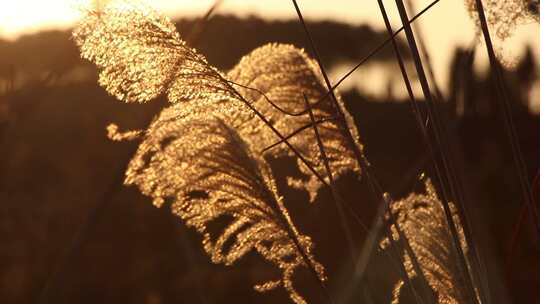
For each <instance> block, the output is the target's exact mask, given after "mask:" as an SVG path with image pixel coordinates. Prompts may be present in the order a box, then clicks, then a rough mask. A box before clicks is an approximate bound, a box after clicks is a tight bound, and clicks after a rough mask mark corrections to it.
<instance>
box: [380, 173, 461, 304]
mask: <svg viewBox="0 0 540 304" xmlns="http://www.w3.org/2000/svg"><path fill="white" fill-rule="evenodd" d="M425 188H426V189H425V193H422V194H415V193H413V194H411V195H409V196H408V197H407V198H405V199H403V200H400V201H396V202H395V203H394V204H393V205H392V206H391V212H392V213H393V214H394V216H395V218H396V223H397V224H398V227H399V228H400V230H401V233H402V234H403V235H404V236H405V237H406V238H407V239H408V241H409V244H410V246H411V248H412V251H413V252H414V254H415V256H416V258H417V260H418V262H419V264H420V268H421V271H422V273H423V275H424V276H425V278H426V280H427V282H428V283H429V286H430V287H431V288H432V289H433V291H434V293H435V295H436V298H437V303H441V304H463V303H469V302H470V300H469V298H468V292H467V288H466V286H464V282H463V280H462V277H461V274H460V271H459V269H458V266H457V265H456V263H455V261H456V259H457V256H456V255H457V252H456V250H455V249H454V245H453V236H452V232H451V230H450V228H449V226H448V222H447V221H446V215H445V212H444V209H443V205H442V203H441V201H440V200H439V198H438V196H437V193H436V191H435V188H434V187H433V185H432V183H431V181H429V180H427V181H426V182H425ZM450 206H451V208H452V211H453V217H454V222H455V223H456V224H457V226H458V233H459V236H460V246H461V247H462V249H463V251H465V252H467V250H468V249H467V245H466V243H465V240H464V235H463V228H462V227H461V224H460V220H459V217H458V215H457V213H456V209H455V207H454V206H453V204H450ZM392 231H393V236H392V237H393V238H394V239H395V240H398V239H399V238H400V236H399V233H398V230H397V229H396V226H392ZM388 241H389V240H388V239H386V240H385V241H383V243H382V245H383V246H387V244H388V243H387V242H388ZM403 257H404V260H405V267H406V269H407V272H408V273H409V275H410V276H411V277H416V276H418V275H419V274H418V273H417V271H416V270H415V267H413V264H412V262H411V257H410V255H409V254H408V253H407V252H404V254H403ZM403 286H404V282H403V281H400V282H398V283H397V284H396V286H395V290H394V299H393V303H400V299H399V296H400V293H401V289H402V287H403Z"/></svg>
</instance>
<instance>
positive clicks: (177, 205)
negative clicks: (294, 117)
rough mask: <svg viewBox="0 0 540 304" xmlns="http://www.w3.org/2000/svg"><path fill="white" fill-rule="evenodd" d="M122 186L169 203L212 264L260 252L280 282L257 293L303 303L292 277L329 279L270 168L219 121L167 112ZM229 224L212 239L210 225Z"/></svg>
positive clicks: (175, 109)
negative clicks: (280, 292)
mask: <svg viewBox="0 0 540 304" xmlns="http://www.w3.org/2000/svg"><path fill="white" fill-rule="evenodd" d="M179 117H180V118H179ZM171 118H173V119H171ZM125 183H126V184H128V185H136V186H137V187H139V189H140V190H141V192H142V193H143V194H145V195H148V196H150V197H152V198H153V201H154V204H155V205H156V206H158V207H159V206H161V205H163V204H164V203H165V202H166V201H167V202H171V203H172V206H171V209H172V212H173V213H174V214H176V215H178V216H179V217H180V218H182V219H183V220H184V222H185V223H186V225H187V226H189V227H193V228H195V229H196V230H197V231H198V232H199V233H200V234H201V235H202V236H203V241H202V243H203V246H204V249H205V251H206V252H207V254H208V255H209V256H210V258H211V260H212V262H214V263H221V264H225V265H231V264H233V263H235V262H236V261H237V260H238V259H240V258H242V257H243V256H244V255H245V254H246V253H247V252H249V251H251V250H256V251H257V252H258V253H259V254H260V255H261V256H262V257H263V258H264V259H266V260H267V261H269V262H271V263H273V264H275V265H276V266H277V267H278V268H279V269H280V270H281V271H282V277H281V278H280V279H278V280H275V281H270V282H266V283H263V284H260V285H257V286H255V289H256V290H258V291H261V292H262V291H268V290H271V289H274V288H277V287H278V286H282V287H283V288H285V289H286V290H287V292H288V293H289V295H290V297H291V299H292V300H293V301H294V302H295V303H305V301H304V299H303V298H302V296H300V295H299V294H298V292H297V291H296V290H295V289H294V286H293V283H292V276H293V274H294V271H295V270H296V269H297V268H298V267H312V268H314V270H315V271H316V273H317V275H318V276H319V279H320V280H324V279H325V275H324V268H323V266H322V265H321V264H319V263H318V262H317V261H315V259H314V256H313V254H312V253H311V252H312V249H313V243H312V241H311V240H310V238H309V237H307V236H304V235H301V234H299V233H298V231H297V230H296V228H295V227H294V225H293V223H292V221H291V219H290V217H289V215H288V213H287V210H286V209H285V207H284V205H283V202H282V199H281V197H279V196H278V194H277V190H276V185H275V183H274V180H273V177H272V174H271V171H270V168H269V167H268V165H267V164H266V162H265V161H264V160H263V159H262V158H261V157H259V156H257V155H255V154H253V153H252V152H251V148H250V147H249V144H248V143H246V142H245V141H243V140H242V138H241V137H240V135H239V134H238V133H237V132H236V131H234V130H233V129H231V128H230V127H229V126H227V124H226V123H225V122H224V121H223V120H221V119H220V117H219V115H214V114H212V113H208V112H203V111H201V112H188V111H186V109H185V108H182V107H180V105H173V106H171V107H169V108H167V109H165V110H163V111H162V113H161V114H160V116H159V117H158V118H157V119H156V120H155V122H154V123H152V125H151V126H150V127H149V129H148V131H147V135H146V137H145V139H144V140H143V142H142V144H141V145H140V146H139V148H138V151H137V152H136V154H135V156H134V157H133V159H132V160H131V162H130V164H129V167H128V171H127V177H126V180H125ZM224 219H232V220H231V221H230V223H229V224H228V225H227V227H226V228H224V229H223V230H222V231H220V233H218V235H211V234H212V233H211V231H210V229H209V228H208V225H209V224H210V223H212V222H214V221H220V220H224ZM227 244H229V245H227ZM299 247H301V248H299ZM304 254H305V255H304ZM306 257H307V259H308V260H309V263H310V264H311V265H306V261H305V260H304V258H306Z"/></svg>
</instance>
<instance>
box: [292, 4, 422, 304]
mask: <svg viewBox="0 0 540 304" xmlns="http://www.w3.org/2000/svg"><path fill="white" fill-rule="evenodd" d="M292 2H293V4H294V7H295V9H296V12H297V15H298V18H299V20H300V22H301V24H302V27H303V28H304V31H305V34H306V36H307V37H308V40H309V44H310V46H311V49H312V51H313V53H314V55H315V59H316V61H317V63H318V65H319V68H320V70H321V73H322V75H323V78H324V81H325V84H326V86H327V89H328V91H329V94H330V97H331V101H332V102H333V107H334V110H335V112H336V116H337V117H338V118H340V119H339V121H340V122H341V129H342V132H344V133H345V135H346V137H347V138H348V139H349V141H350V142H351V146H352V149H353V152H354V154H355V156H356V158H357V161H358V163H359V164H360V166H361V168H362V171H363V172H364V174H365V175H366V176H367V179H368V182H369V184H370V187H371V189H372V191H373V193H374V194H375V195H377V196H378V197H381V198H382V200H383V201H385V203H386V204H387V205H388V206H390V204H391V202H392V199H391V198H390V196H389V195H388V194H387V193H384V192H383V191H382V189H381V187H380V185H379V183H378V182H377V181H376V180H375V178H374V177H373V176H372V175H371V174H370V172H369V164H368V163H367V161H366V159H365V157H364V156H363V155H362V152H361V151H360V150H359V149H358V147H357V146H356V145H355V144H354V139H353V136H352V133H351V132H350V130H349V128H348V127H347V124H346V120H345V115H344V113H343V112H342V110H341V108H340V106H339V103H338V101H337V98H336V96H335V94H334V90H333V87H332V84H331V83H330V80H329V78H328V74H327V73H326V70H325V68H324V65H323V64H322V61H321V56H320V54H319V52H318V50H317V47H316V45H315V42H314V40H313V37H312V36H311V33H310V32H309V29H308V28H307V24H306V22H305V21H304V18H303V16H302V12H301V10H300V8H299V6H298V3H297V2H296V0H292ZM390 39H392V38H390ZM389 213H390V216H389V218H390V222H391V224H393V225H394V226H395V227H396V228H397V222H396V221H395V220H394V219H393V214H391V213H392V212H391V211H390V212H389ZM385 227H386V228H387V233H388V235H389V237H390V240H392V234H391V231H390V229H389V227H388V226H385ZM398 231H399V229H398ZM400 235H402V237H403V238H401V239H400V241H398V244H399V245H404V248H405V250H406V251H410V257H411V260H413V261H414V262H413V264H416V266H417V267H418V270H420V267H419V264H418V263H417V261H416V259H415V255H414V252H413V251H412V249H411V248H410V246H409V244H408V242H407V239H406V238H405V235H403V234H402V233H400ZM400 260H401V256H400ZM400 265H402V266H403V270H404V276H405V281H406V282H410V278H409V277H408V275H407V272H406V270H405V268H404V265H403V261H400ZM420 273H421V271H420ZM420 275H421V274H420ZM410 286H411V289H412V290H413V294H414V296H415V298H416V300H417V302H419V303H423V301H422V299H421V297H420V296H419V295H418V293H417V292H416V290H415V288H414V286H413V285H412V283H411V284H410Z"/></svg>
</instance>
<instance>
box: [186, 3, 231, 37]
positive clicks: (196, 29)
mask: <svg viewBox="0 0 540 304" xmlns="http://www.w3.org/2000/svg"><path fill="white" fill-rule="evenodd" d="M223 1H224V0H215V1H214V4H213V5H212V6H211V7H210V8H209V9H208V11H206V14H204V16H202V18H200V19H199V20H198V21H197V22H196V23H195V25H194V26H193V28H192V29H191V31H190V33H189V35H188V36H187V37H186V42H187V43H188V44H189V45H192V46H195V45H196V44H197V42H198V41H199V38H200V37H201V36H202V33H203V32H204V30H205V29H206V25H207V24H208V20H210V18H211V17H212V15H213V14H214V12H215V11H216V10H217V9H218V8H219V6H220V5H221V4H222V3H223Z"/></svg>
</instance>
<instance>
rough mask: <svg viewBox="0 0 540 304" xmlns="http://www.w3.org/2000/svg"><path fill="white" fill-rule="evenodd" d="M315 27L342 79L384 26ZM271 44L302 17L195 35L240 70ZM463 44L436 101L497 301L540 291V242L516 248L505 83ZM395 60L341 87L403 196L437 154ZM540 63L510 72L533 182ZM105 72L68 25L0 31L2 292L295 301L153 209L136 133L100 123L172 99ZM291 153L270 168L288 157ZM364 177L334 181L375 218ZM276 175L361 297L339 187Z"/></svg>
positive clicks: (539, 152) (185, 28) (333, 267)
mask: <svg viewBox="0 0 540 304" xmlns="http://www.w3.org/2000/svg"><path fill="white" fill-rule="evenodd" d="M196 22H197V20H195V19H181V20H178V21H177V22H176V24H177V27H178V29H179V31H180V33H181V34H183V35H184V36H185V35H187V33H189V32H190V31H191V29H192V28H193V26H194V24H195V23H196ZM310 29H311V30H312V32H313V35H314V39H315V41H317V44H318V46H319V49H320V51H321V54H322V59H323V61H324V63H325V64H326V66H327V68H328V69H329V70H331V71H333V76H335V77H334V78H337V75H338V74H339V73H337V72H336V71H339V70H340V69H339V68H340V67H342V66H343V65H351V63H355V62H358V61H360V60H361V59H362V58H363V57H364V56H366V55H367V54H368V53H369V51H370V50H371V49H372V48H373V47H375V46H376V45H378V44H379V43H381V42H382V41H383V40H384V39H385V38H386V35H385V33H383V32H378V31H376V30H374V29H373V28H371V27H369V26H367V25H360V26H355V25H349V24H344V23H337V22H331V21H325V22H314V23H312V24H311V27H310ZM239 37H240V38H239ZM233 40H234V41H235V43H231V41H233ZM268 42H283V43H292V44H294V45H296V46H300V47H304V46H306V41H305V37H304V34H303V31H302V28H301V27H300V26H299V24H298V22H297V21H293V20H291V21H286V20H283V21H266V20H263V19H259V18H257V17H249V18H238V17H234V16H228V15H218V16H215V17H213V18H212V19H211V20H210V22H209V23H208V24H207V25H206V27H205V30H204V34H203V35H201V36H200V39H199V40H198V42H197V43H196V45H195V46H196V47H197V48H198V50H199V51H200V52H201V53H202V54H204V55H205V56H206V57H207V59H208V61H209V62H210V63H211V64H213V65H215V66H217V67H219V68H221V69H229V68H231V67H232V66H233V65H234V64H235V63H236V62H237V61H238V60H239V59H240V58H241V56H243V55H244V54H246V53H248V52H249V51H251V50H252V49H254V48H256V47H258V46H260V45H262V44H265V43H268ZM400 45H401V47H403V42H400ZM482 51H483V49H482ZM453 58H454V59H453V61H452V63H451V65H450V66H449V67H448V72H447V73H448V79H449V83H447V84H440V85H444V86H446V87H448V88H449V89H448V94H446V96H445V97H444V100H442V101H441V102H440V108H441V111H443V112H444V114H445V119H446V122H447V126H448V128H449V131H450V134H451V135H452V136H451V138H452V143H453V147H454V148H455V151H453V152H454V157H455V161H456V164H458V167H459V169H460V172H461V175H462V177H463V178H464V183H465V188H466V193H467V194H468V201H467V203H468V204H469V206H470V208H471V210H472V214H473V219H474V223H475V226H474V228H475V232H476V233H477V235H476V236H477V238H478V240H479V245H480V247H481V250H482V252H483V254H484V255H485V257H486V263H487V268H488V273H489V275H490V283H491V287H492V289H493V290H495V294H497V295H498V297H497V298H494V299H493V303H531V302H530V301H528V299H533V298H534V296H535V295H536V294H537V291H536V289H535V287H538V286H539V285H540V259H539V258H538V256H540V252H539V251H538V248H537V247H534V245H533V244H531V243H530V242H529V241H528V240H529V237H530V235H529V233H528V230H527V228H525V231H524V232H523V233H522V234H521V235H520V238H519V239H518V245H517V246H515V247H514V249H512V251H510V250H509V244H510V241H511V239H512V231H513V227H514V225H515V224H516V222H517V221H518V219H519V218H520V214H521V212H522V210H521V194H520V189H519V184H518V181H517V178H516V173H515V171H514V168H513V166H512V161H511V154H510V148H509V145H508V142H507V140H506V135H505V133H504V132H505V131H504V128H503V123H502V118H501V116H500V111H499V109H498V106H497V103H496V100H495V96H494V94H495V93H494V92H495V89H494V88H493V87H492V85H491V82H490V80H489V78H488V76H487V75H489V73H485V72H478V71H477V70H475V69H474V62H473V60H474V58H475V57H474V56H473V53H472V51H471V50H462V49H456V50H454V57H453ZM393 62H394V58H393V54H392V52H391V48H390V47H387V48H385V49H383V50H382V51H381V52H380V53H378V54H377V56H375V57H374V58H372V59H371V61H370V62H369V64H368V65H366V66H365V68H366V69H369V68H377V69H383V70H384V73H383V75H385V76H384V77H381V78H370V77H365V78H362V77H358V78H355V80H354V81H358V82H362V83H363V86H364V87H365V86H375V85H376V86H379V87H383V88H384V87H388V89H387V90H383V91H380V92H377V94H375V93H373V92H365V91H363V90H357V89H355V88H357V87H359V86H356V85H352V86H348V88H349V90H345V91H342V93H343V95H344V100H345V101H346V103H347V106H348V108H349V109H350V111H351V113H352V114H353V116H354V117H355V119H356V122H357V124H358V128H359V131H360V134H361V136H362V140H363V143H364V144H365V146H366V153H367V156H368V158H369V159H370V161H371V163H372V165H373V168H374V173H375V175H376V176H377V177H378V178H379V179H380V181H381V183H382V185H383V186H384V188H386V189H389V190H390V191H391V192H392V194H393V195H394V196H395V197H396V198H399V197H403V196H404V195H406V194H407V193H408V192H409V191H410V190H411V189H412V188H414V187H415V186H417V185H416V183H415V178H414V177H415V175H416V174H417V173H418V172H419V170H420V168H422V167H426V170H427V171H428V172H429V165H428V164H429V162H428V160H427V153H426V147H425V146H424V144H423V141H422V138H421V134H420V131H419V129H418V127H417V126H416V124H415V118H414V116H413V113H412V112H411V109H410V105H409V104H408V103H407V102H406V99H404V98H403V96H402V95H400V94H397V93H396V92H395V90H394V89H392V88H394V87H396V86H398V87H399V86H401V82H400V81H401V79H400V77H396V75H398V76H399V70H398V69H397V66H396V65H395V64H394V63H393ZM363 68H364V67H362V68H361V69H363ZM537 73H538V66H537V63H536V58H534V55H533V54H532V52H530V51H529V52H527V53H526V54H525V55H524V56H523V59H522V61H521V63H520V64H518V66H517V68H516V69H515V70H512V71H506V73H505V78H506V81H507V84H508V87H509V88H511V90H510V94H511V100H512V102H513V105H512V112H513V115H514V119H515V122H516V127H517V131H518V134H519V136H520V144H521V147H522V151H523V154H524V157H525V160H526V164H527V169H528V174H529V178H530V179H531V180H532V179H533V178H534V176H535V174H536V173H537V172H538V170H539V169H540V117H539V116H537V115H535V114H534V113H532V112H531V111H530V103H531V96H534V94H531V90H533V88H534V86H535V83H536V80H537V76H538V75H537ZM391 75H393V76H394V77H393V78H388V76H391ZM96 76H97V71H96V70H95V68H94V66H93V65H91V64H89V63H88V62H85V61H83V60H81V59H79V54H78V51H77V49H76V47H75V45H74V43H73V41H72V40H71V38H70V33H69V32H67V31H48V32H43V33H39V34H33V35H26V36H22V37H20V38H18V39H17V40H14V41H0V240H1V242H2V245H1V246H0V298H1V299H2V300H1V302H2V303H37V302H36V301H37V300H38V299H39V298H40V293H41V292H42V290H43V289H44V288H47V289H48V291H49V293H48V295H49V297H50V298H48V299H46V300H47V303H97V302H99V303H119V302H120V303H148V304H157V303H231V302H237V303H253V302H257V303H276V302H279V303H281V302H285V301H286V300H287V299H286V295H285V294H284V293H282V292H271V293H269V294H264V295H259V294H257V293H256V292H254V291H253V290H252V288H251V286H252V285H254V284H256V283H259V282H260V281H263V280H264V279H266V278H268V276H269V275H271V274H272V273H273V272H272V271H273V270H272V269H269V268H268V266H266V265H264V263H262V262H261V261H260V260H259V259H257V257H256V256H254V255H253V256H250V257H249V258H248V259H246V260H245V261H242V262H240V263H239V265H237V266H235V267H222V266H216V265H212V264H210V262H209V259H208V258H207V257H206V256H205V255H204V254H203V252H202V249H201V246H200V240H199V237H198V236H197V235H196V234H195V233H193V232H192V231H189V230H188V229H186V228H185V227H184V226H183V225H182V223H181V222H180V221H179V220H178V219H177V218H175V217H173V216H172V215H170V212H169V210H167V208H163V209H156V208H154V207H153V206H152V205H151V203H150V200H149V199H148V198H146V197H143V196H142V195H141V194H139V193H138V191H136V189H133V188H126V187H122V186H121V184H120V182H121V178H122V176H123V170H124V168H125V166H126V164H127V162H128V161H129V159H130V156H131V155H132V154H133V152H134V149H135V148H136V146H137V143H136V142H133V143H115V142H111V141H109V140H108V139H107V138H106V132H105V127H106V126H107V124H109V123H110V122H115V123H117V124H119V125H120V126H121V127H122V128H125V129H137V128H145V127H146V126H147V125H148V123H149V122H150V121H151V119H152V118H153V117H154V116H155V115H156V114H157V113H158V112H159V111H160V109H161V108H162V107H164V106H165V105H166V103H165V102H164V101H163V100H161V99H159V100H156V101H155V102H151V103H148V104H145V105H138V104H124V103H121V102H119V101H117V100H115V99H114V98H112V97H110V96H108V95H107V93H106V92H105V91H104V90H103V89H102V88H100V87H99V86H98V85H97V82H96ZM385 77H386V78H385ZM374 82H384V85H382V86H381V85H380V84H375V83H374ZM387 83H388V85H387ZM360 87H362V86H360ZM289 161H290V160H281V161H279V162H275V163H273V166H275V168H276V169H277V170H278V171H279V170H287V164H288V162H289ZM357 183H358V182H357V181H356V179H355V178H354V177H352V176H351V177H350V178H349V177H347V178H343V180H340V181H339V183H338V186H339V187H340V189H341V191H342V192H343V193H344V195H345V196H346V199H347V201H349V202H353V203H354V205H353V208H354V209H355V210H356V211H357V213H358V214H360V215H361V217H362V220H363V221H364V222H365V223H367V224H369V223H371V221H372V220H373V215H374V213H375V212H376V208H377V204H378V202H377V200H376V199H375V198H373V197H372V196H371V195H370V193H369V191H368V190H367V186H366V185H365V181H361V182H360V185H361V187H357V186H356V185H357ZM279 186H280V191H281V192H282V193H283V194H284V195H285V197H287V201H286V204H287V206H288V207H289V208H291V209H292V213H293V217H295V215H302V216H301V217H299V216H298V217H295V219H296V218H297V219H298V220H299V222H298V225H299V227H300V230H301V231H304V232H306V233H307V234H309V235H313V237H314V239H315V243H316V244H317V248H316V254H317V256H320V260H321V261H322V263H323V264H325V265H327V267H328V269H329V275H330V283H329V284H330V287H331V290H332V292H334V293H336V294H341V295H343V297H349V296H350V299H351V302H355V300H358V297H361V296H360V295H359V294H363V291H361V290H358V286H353V287H351V288H350V290H349V289H347V290H345V288H344V286H349V285H348V284H349V282H347V279H346V278H347V274H348V271H349V269H347V267H346V265H345V266H343V263H342V262H343V257H344V256H345V252H344V251H345V250H344V246H343V244H344V242H345V240H344V237H343V236H341V235H340V229H339V224H338V222H337V221H338V217H337V213H336V211H335V210H334V208H333V203H332V199H331V195H330V193H329V191H328V189H325V190H323V191H322V192H323V193H321V195H320V198H319V200H318V201H317V202H316V203H315V205H312V206H310V205H308V204H307V194H306V193H303V192H299V191H295V190H291V189H288V188H287V187H286V184H285V181H284V180H280V181H279ZM89 216H90V222H91V223H92V224H91V225H89V226H87V227H88V229H87V230H84V229H83V231H85V233H84V234H83V236H82V237H81V238H79V239H77V240H78V241H80V243H79V245H78V248H79V249H78V250H77V251H76V254H74V255H66V252H69V250H68V248H69V246H70V244H72V242H73V239H74V237H75V236H76V235H78V234H77V232H78V231H80V229H81V227H84V225H85V223H88V218H89ZM351 223H352V220H351ZM355 237H356V238H357V240H356V241H358V243H359V244H361V242H362V241H363V240H364V238H365V234H364V232H363V231H362V230H360V229H358V231H357V234H355ZM387 264H388V261H386V260H385V257H384V255H382V254H381V255H379V254H376V255H375V256H374V257H373V260H372V262H371V263H370V266H369V269H368V275H367V284H368V286H369V289H370V290H371V292H370V297H371V298H372V299H373V302H374V303H389V297H390V293H389V290H390V288H391V286H392V283H393V282H392V279H395V276H392V275H390V276H389V275H387V274H388V273H392V270H391V269H390V268H389V266H388V265H387ZM59 265H60V266H61V267H59ZM55 269H62V270H61V271H60V272H58V273H55ZM51 274H53V278H54V280H52V283H51V280H49V279H48V278H49V277H50V276H51ZM47 282H49V285H47ZM302 287H303V286H302ZM308 287H309V286H308ZM308 287H306V289H309V288H308ZM348 293H350V295H349V294H348ZM344 294H345V295H344ZM311 296H313V295H311ZM313 297H314V296H313ZM362 297H363V295H362Z"/></svg>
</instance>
